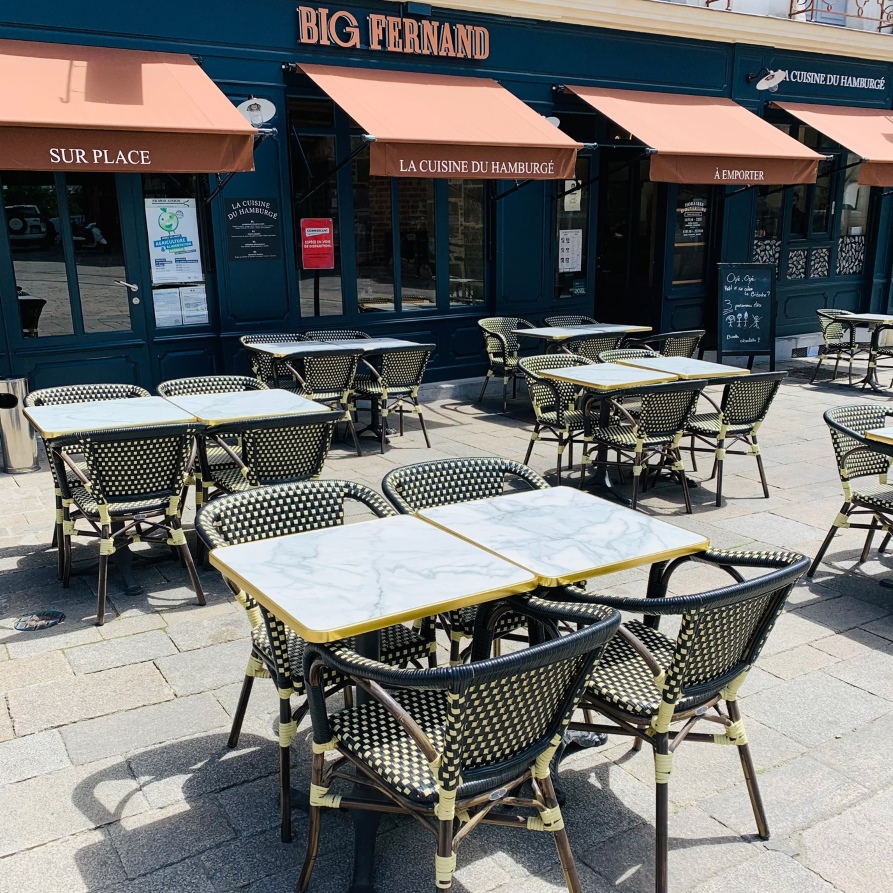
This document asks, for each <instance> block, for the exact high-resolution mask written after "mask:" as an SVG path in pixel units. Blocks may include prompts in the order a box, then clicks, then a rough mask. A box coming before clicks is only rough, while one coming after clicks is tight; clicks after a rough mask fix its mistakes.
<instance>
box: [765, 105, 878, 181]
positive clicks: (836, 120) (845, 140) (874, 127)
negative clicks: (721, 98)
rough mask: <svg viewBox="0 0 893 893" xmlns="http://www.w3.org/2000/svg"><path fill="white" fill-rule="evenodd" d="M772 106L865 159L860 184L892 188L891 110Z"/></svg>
mask: <svg viewBox="0 0 893 893" xmlns="http://www.w3.org/2000/svg"><path fill="white" fill-rule="evenodd" d="M772 104H773V105H774V106H775V107H776V108H780V109H784V110H785V111H786V112H788V114H791V115H793V116H794V117H795V118H796V119H797V120H798V121H802V122H803V123H804V124H806V125H808V126H809V127H812V128H814V129H815V130H818V132H819V133H823V134H824V135H825V136H827V137H829V138H830V139H832V140H834V142H836V143H840V145H841V146H843V147H845V148H847V149H849V150H850V152H852V153H853V154H854V155H858V156H859V157H860V158H862V159H863V163H862V168H861V170H860V171H859V182H860V183H862V184H863V185H865V186H893V112H891V111H890V110H889V109H860V108H853V107H852V106H846V105H813V104H811V103H805V102H773V103H772Z"/></svg>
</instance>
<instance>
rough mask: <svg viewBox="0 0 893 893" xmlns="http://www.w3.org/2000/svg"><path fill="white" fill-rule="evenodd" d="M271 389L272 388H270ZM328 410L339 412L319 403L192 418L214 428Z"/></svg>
mask: <svg viewBox="0 0 893 893" xmlns="http://www.w3.org/2000/svg"><path fill="white" fill-rule="evenodd" d="M271 390H273V389H272V388H271ZM191 396H194V397H195V396H199V395H198V394H192V395H191ZM304 399H305V400H310V398H309V397H305V398H304ZM165 400H169V401H170V402H171V403H173V404H174V406H176V407H177V408H178V409H183V407H182V406H180V404H179V403H176V402H174V401H175V400H176V397H165ZM310 402H311V403H315V402H316V401H315V400H311V401H310ZM183 412H192V410H189V409H183ZM329 412H340V410H335V409H330V408H329V407H328V406H323V405H322V403H320V404H319V409H280V410H278V411H276V412H257V413H254V412H253V413H251V415H245V414H244V413H243V414H241V415H236V416H233V417H232V418H225V419H219V418H213V419H210V418H202V417H201V416H197V415H193V418H194V419H195V421H197V422H201V424H202V425H207V426H208V427H209V428H216V427H217V426H218V425H232V424H234V423H235V422H250V421H252V420H257V421H260V420H262V419H275V418H278V417H279V416H290V415H293V416H313V415H322V414H323V413H329ZM167 424H173V423H172V422H168V423H167Z"/></svg>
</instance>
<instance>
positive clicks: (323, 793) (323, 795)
mask: <svg viewBox="0 0 893 893" xmlns="http://www.w3.org/2000/svg"><path fill="white" fill-rule="evenodd" d="M310 805H311V806H327V807H329V808H330V809H338V807H339V806H341V794H330V793H329V789H328V788H324V787H323V786H322V785H320V784H311V785H310Z"/></svg>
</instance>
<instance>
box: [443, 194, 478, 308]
mask: <svg viewBox="0 0 893 893" xmlns="http://www.w3.org/2000/svg"><path fill="white" fill-rule="evenodd" d="M448 189H449V221H450V306H460V307H461V306H467V305H469V304H483V303H484V183H483V181H481V180H449V181H448Z"/></svg>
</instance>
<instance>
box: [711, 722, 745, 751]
mask: <svg viewBox="0 0 893 893" xmlns="http://www.w3.org/2000/svg"><path fill="white" fill-rule="evenodd" d="M713 740H714V742H715V743H716V744H734V745H736V746H737V747H744V745H745V744H747V732H746V731H745V730H744V721H743V720H741V719H737V720H735V722H733V723H729V725H728V726H726V733H725V735H714V736H713Z"/></svg>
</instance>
